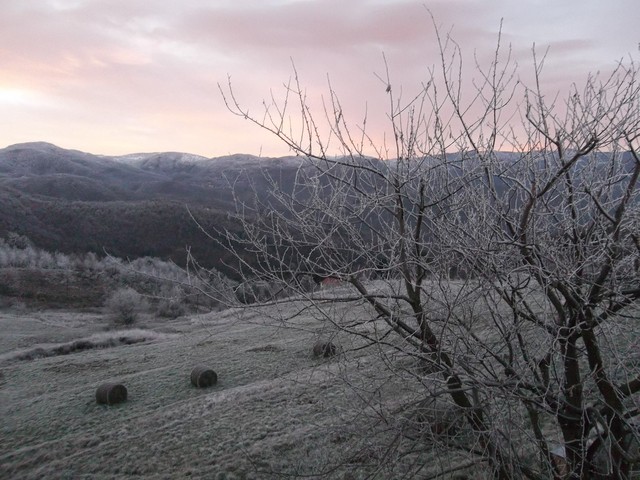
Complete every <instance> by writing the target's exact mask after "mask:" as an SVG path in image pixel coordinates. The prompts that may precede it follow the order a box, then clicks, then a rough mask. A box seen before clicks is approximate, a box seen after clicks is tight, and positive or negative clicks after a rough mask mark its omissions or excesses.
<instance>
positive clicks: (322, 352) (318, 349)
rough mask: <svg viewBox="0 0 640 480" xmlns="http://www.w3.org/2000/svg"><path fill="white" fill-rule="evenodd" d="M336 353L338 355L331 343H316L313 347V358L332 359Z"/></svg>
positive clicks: (336, 349)
mask: <svg viewBox="0 0 640 480" xmlns="http://www.w3.org/2000/svg"><path fill="white" fill-rule="evenodd" d="M336 353H338V347H336V346H335V344H334V343H332V342H323V341H318V342H316V344H315V345H314V346H313V356H314V357H325V358H328V357H333V356H334V355H335V354H336Z"/></svg>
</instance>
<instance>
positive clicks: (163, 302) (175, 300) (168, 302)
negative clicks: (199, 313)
mask: <svg viewBox="0 0 640 480" xmlns="http://www.w3.org/2000/svg"><path fill="white" fill-rule="evenodd" d="M161 295H162V296H161V298H160V300H159V301H158V305H157V307H156V313H157V314H158V315H159V316H161V317H167V318H178V317H180V316H182V315H184V314H186V313H187V305H186V294H185V292H184V290H183V289H182V288H180V287H179V286H177V285H175V286H173V288H171V289H166V288H165V289H163V291H162V292H161Z"/></svg>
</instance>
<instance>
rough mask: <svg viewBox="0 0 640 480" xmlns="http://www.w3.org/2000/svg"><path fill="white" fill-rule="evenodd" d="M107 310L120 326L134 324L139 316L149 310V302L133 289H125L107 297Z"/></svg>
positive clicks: (105, 304)
mask: <svg viewBox="0 0 640 480" xmlns="http://www.w3.org/2000/svg"><path fill="white" fill-rule="evenodd" d="M104 306H105V308H106V309H107V311H108V312H109V313H110V314H111V315H112V316H113V321H114V323H116V324H119V325H131V324H133V323H134V322H135V321H136V320H137V318H138V315H139V314H140V313H142V312H144V311H146V310H147V309H148V308H149V304H148V302H147V300H146V299H145V298H144V297H143V296H142V295H140V294H139V293H138V292H136V291H135V290H134V289H133V288H129V287H124V288H120V289H118V290H116V291H115V292H113V293H112V294H111V295H109V297H107V299H106V301H105V303H104Z"/></svg>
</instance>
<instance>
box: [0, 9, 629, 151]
mask: <svg viewBox="0 0 640 480" xmlns="http://www.w3.org/2000/svg"><path fill="white" fill-rule="evenodd" d="M431 15H433V18H434V19H435V20H432V17H431ZM638 19H640V2H638V0H611V1H608V2H605V1H602V0H579V1H578V0H562V1H558V0H553V1H552V0H518V1H516V0H440V1H430V0H419V1H413V0H262V1H258V0H255V1H254V0H180V1H177V0H2V1H0V112H2V113H0V148H2V147H5V146H8V145H12V144H15V143H21V142H30V141H46V142H50V143H54V144H56V145H58V146H60V147H63V148H70V149H76V150H82V151H86V152H91V153H95V154H104V155H121V154H127V153H138V152H157V151H179V152H187V153H192V154H198V155H203V156H207V157H216V156H222V155H228V154H234V153H247V154H253V155H263V156H281V155H286V154H289V153H290V150H289V149H288V148H287V146H286V145H284V144H283V143H282V142H280V141H279V140H277V139H276V138H275V137H273V135H271V134H268V133H267V132H263V131H262V130H260V129H259V128H257V127H255V126H252V125H251V124H250V123H249V122H247V121H246V120H245V119H243V118H240V117H237V116H234V115H233V114H231V113H230V111H229V110H228V109H227V108H226V106H225V102H224V99H223V96H222V95H221V93H220V90H219V87H218V85H219V84H222V85H223V86H225V85H227V84H228V79H230V81H231V85H232V86H233V89H234V93H235V95H236V98H237V99H238V100H239V101H240V103H241V104H242V105H243V106H244V107H246V108H248V109H249V111H250V112H251V113H252V114H255V115H256V116H258V117H259V116H260V115H261V106H262V103H263V100H264V99H269V98H270V97H271V95H272V94H273V95H275V96H276V98H282V95H283V85H284V84H285V83H287V82H288V80H289V79H290V78H291V77H292V75H293V73H294V70H293V66H295V71H296V72H297V75H298V78H299V81H300V84H301V86H302V87H303V88H304V91H305V94H306V95H307V98H308V101H309V104H310V106H311V107H312V108H313V111H314V112H315V113H316V116H317V117H322V103H321V101H322V99H323V98H324V99H325V100H326V99H327V98H328V92H329V82H330V85H331V88H332V89H333V90H334V91H335V92H336V94H337V95H338V96H339V97H340V99H341V102H342V106H343V110H344V112H345V113H344V114H345V117H346V116H347V115H348V120H349V121H350V122H352V123H353V124H354V125H355V124H358V123H361V122H362V119H363V118H364V115H365V112H366V115H367V128H368V129H371V131H372V132H374V134H377V133H381V132H383V131H384V130H385V129H386V128H387V127H388V121H387V117H386V111H387V107H388V95H387V93H386V91H385V85H384V84H383V83H382V82H381V81H380V79H379V78H378V77H379V76H384V75H385V68H386V67H385V62H384V60H383V54H384V58H386V62H387V65H388V69H389V72H390V76H391V79H392V84H393V86H394V92H397V91H402V92H406V93H405V95H410V94H411V92H412V91H414V90H415V89H416V88H419V86H420V85H421V82H424V81H425V80H426V79H427V76H428V72H429V68H431V67H433V66H434V65H436V64H437V62H438V48H437V41H436V33H435V32H436V29H435V26H434V21H435V24H436V25H437V26H438V27H439V29H440V31H441V32H445V33H447V32H450V33H451V35H452V36H453V38H455V39H456V41H457V42H458V44H459V45H460V47H461V49H462V51H463V54H464V55H467V56H468V58H470V59H471V60H472V59H473V55H474V54H475V55H476V56H477V57H478V58H479V59H480V60H481V61H482V59H485V58H489V56H490V55H491V53H492V52H493V51H494V50H495V47H496V42H497V34H498V31H499V30H500V25H501V21H502V44H503V45H510V47H511V50H512V55H513V58H514V59H515V60H516V61H517V62H518V65H519V68H520V71H521V72H522V75H526V72H527V70H528V69H529V70H530V68H531V65H532V46H533V45H534V43H535V45H536V51H537V52H540V53H544V52H545V51H547V56H546V60H545V69H544V71H543V80H544V81H545V82H546V86H547V88H549V89H551V91H558V92H562V91H564V90H566V89H567V88H568V86H569V85H570V84H571V83H572V82H581V81H583V80H584V79H585V78H586V75H587V74H588V72H595V71H607V70H610V69H611V68H613V67H614V66H615V64H616V62H617V61H619V60H621V59H625V58H626V59H628V58H630V56H631V57H633V58H634V59H637V57H638V48H639V43H640V34H638V30H637V21H638ZM547 49H548V50H547ZM469 63H471V62H470V61H468V60H465V66H469ZM471 67H472V65H471ZM470 70H472V69H470ZM472 74H473V72H471V71H470V73H469V75H472ZM296 113H297V111H296V110H295V109H294V110H292V112H291V115H295V114H296ZM376 132H377V133H376Z"/></svg>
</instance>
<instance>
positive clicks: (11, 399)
mask: <svg viewBox="0 0 640 480" xmlns="http://www.w3.org/2000/svg"><path fill="white" fill-rule="evenodd" d="M299 306H300V305H295V304H292V305H288V306H287V307H285V308H288V309H291V311H294V309H296V308H297V307H299ZM274 308H275V307H263V308H262V310H261V311H255V310H247V311H236V310H227V311H225V312H221V313H212V314H208V315H204V316H198V317H190V318H182V319H178V320H176V321H173V322H167V321H160V320H154V319H151V318H148V319H146V320H144V321H143V322H142V326H143V327H144V328H147V329H149V330H153V331H155V332H156V333H157V334H158V335H157V338H156V339H155V340H152V341H150V342H146V343H139V344H134V345H123V346H117V347H113V348H105V349H97V350H86V351H81V352H76V353H73V354H70V355H65V356H53V357H43V358H36V359H34V360H29V361H25V360H21V361H18V360H15V359H14V360H11V359H8V357H11V356H12V355H13V354H12V352H14V351H17V350H19V349H25V348H28V347H33V346H34V345H35V344H43V343H47V344H52V343H56V342H69V341H70V340H73V339H74V338H75V339H77V338H83V337H87V335H90V334H92V333H95V332H101V331H102V332H103V333H102V334H101V335H109V334H110V333H109V332H106V333H105V332H104V324H105V322H106V320H105V319H103V318H101V317H100V315H97V314H82V313H74V312H66V313H62V312H55V313H49V312H40V313H37V314H20V315H17V314H15V313H11V312H6V311H5V312H0V329H2V331H3V332H4V333H5V334H4V335H2V337H0V372H1V373H2V376H1V377H0V418H2V422H1V423H0V425H1V428H0V478H97V479H101V478H104V479H106V478H122V477H128V476H137V475H143V476H145V477H153V478H176V477H183V476H185V475H188V476H190V477H191V478H256V479H260V478H283V477H284V473H287V474H296V473H319V472H320V471H321V469H322V468H324V467H325V466H326V465H327V464H340V463H344V462H346V464H345V465H343V466H342V467H341V468H339V469H337V470H335V471H332V472H330V473H329V474H328V475H327V478H341V479H342V478H346V479H348V478H351V479H353V478H359V477H360V476H363V475H364V474H365V473H366V472H367V471H369V473H370V470H369V467H368V465H370V464H371V465H373V464H375V463H376V459H377V458H380V456H381V455H383V454H384V451H382V450H381V449H380V448H378V443H377V442H375V441H373V437H372V436H369V435H368V434H366V433H365V434H364V435H363V431H362V428H363V427H362V426H363V425H364V424H365V423H367V422H368V421H369V419H370V418H374V419H375V417H376V413H375V412H376V409H378V408H383V407H382V405H383V404H384V403H385V400H388V402H387V403H386V407H384V408H387V407H389V405H392V404H393V403H394V402H397V401H399V395H398V388H397V385H394V384H393V382H389V381H387V380H386V379H385V378H384V376H379V372H380V370H381V369H380V367H381V365H380V364H379V363H378V362H379V360H376V359H377V358H378V356H375V357H373V356H369V355H370V354H371V352H369V353H366V352H367V351H366V350H364V351H363V350H355V351H352V350H351V348H352V347H354V346H356V345H352V344H347V343H346V341H347V340H346V339H344V338H336V339H335V341H337V342H338V343H340V344H341V345H342V346H343V347H344V348H345V350H346V352H345V353H344V354H343V355H341V356H340V357H339V358H334V359H330V360H324V359H316V358H313V357H312V355H311V347H312V345H313V343H314V342H315V340H316V339H317V338H318V336H320V335H322V333H323V329H324V328H325V326H323V325H324V323H323V322H321V321H319V320H318V319H314V318H313V315H312V313H311V312H306V313H305V314H304V315H302V316H300V317H298V319H297V320H295V322H296V325H297V327H299V328H298V329H283V328H278V327H277V326H274V325H273V324H272V323H273V322H271V321H270V320H269V317H270V316H271V315H270V312H269V310H270V309H271V310H273V309H274ZM338 308H339V307H338ZM271 313H272V314H273V313H274V312H273V311H272V312H271ZM334 314H335V315H337V316H338V317H340V316H342V317H347V316H348V317H350V318H353V317H354V316H355V315H358V316H366V315H368V313H366V312H365V311H364V310H363V311H362V312H353V311H349V312H347V311H335V312H334ZM269 324H272V325H269ZM198 364H204V365H208V366H210V367H211V368H214V369H215V370H216V371H217V372H218V375H219V383H218V385H217V386H215V387H213V388H211V389H207V390H198V389H195V388H192V387H191V385H190V383H189V373H190V371H191V369H192V368H193V366H195V365H198ZM106 381H121V382H123V383H124V384H125V385H126V387H127V389H128V392H129V400H128V401H127V402H126V403H124V404H121V405H117V406H111V407H106V406H101V405H97V404H96V403H95V400H94V394H95V389H96V387H97V386H98V385H99V384H101V383H103V382H106ZM372 390H376V392H375V395H371V391H372ZM371 398H376V399H377V400H376V402H379V403H376V404H375V405H374V404H372V405H367V404H366V402H368V401H370V399H371ZM365 420H366V421H365ZM354 432H357V433H358V435H352V434H353V433H354ZM343 457H344V458H345V459H346V460H345V461H344V462H343V461H342V460H341V459H342V458H343ZM268 472H279V473H277V474H269V473H268ZM388 475H389V472H387V473H384V474H383V473H381V474H380V475H379V476H378V478H390V477H388Z"/></svg>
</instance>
